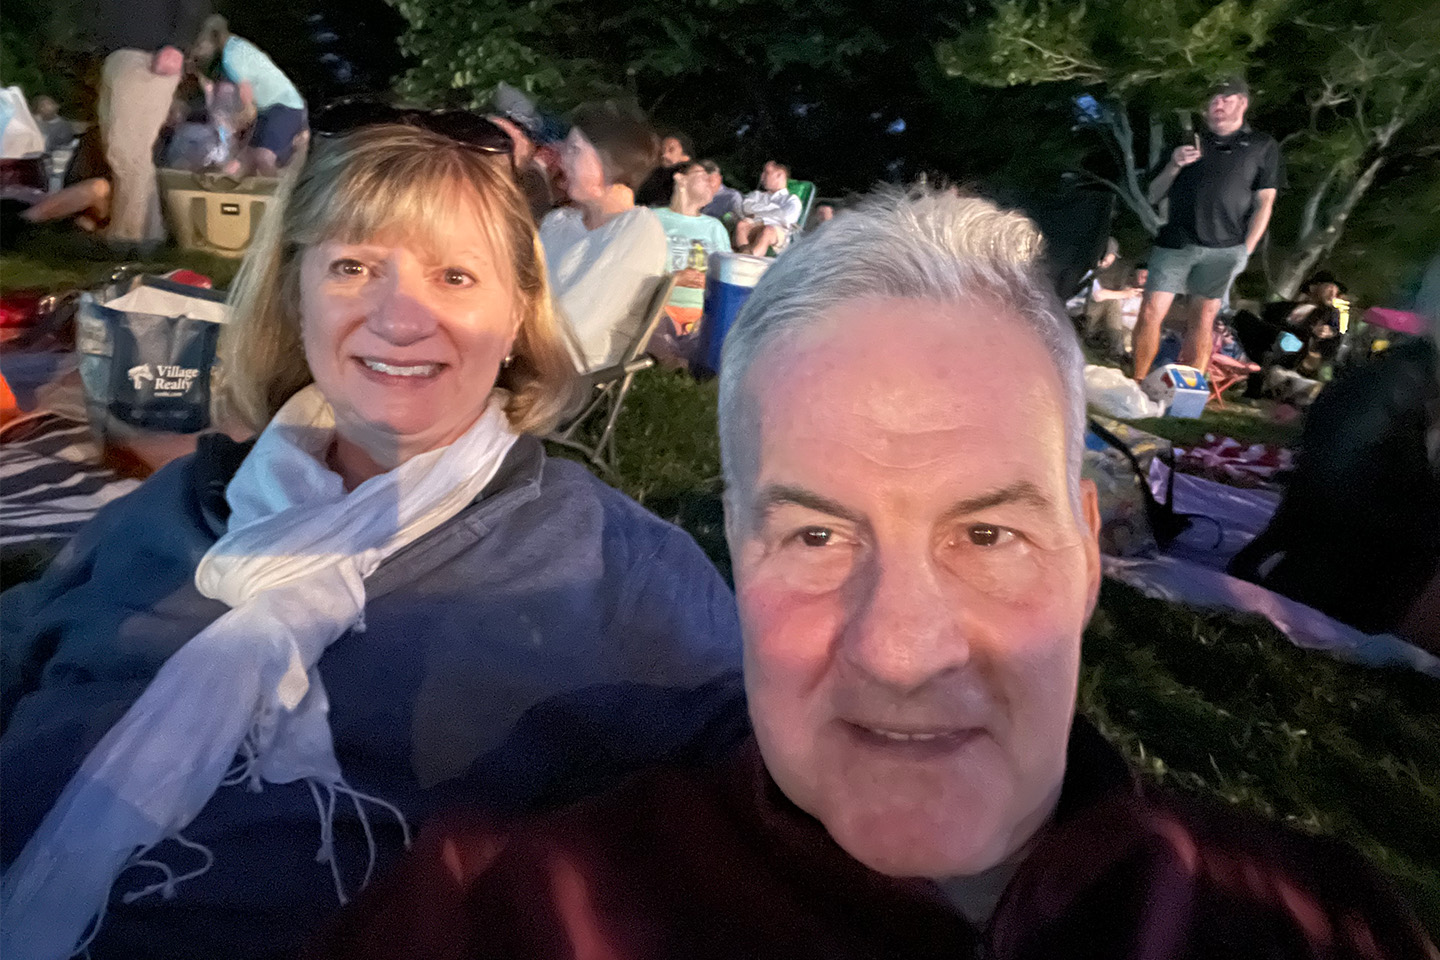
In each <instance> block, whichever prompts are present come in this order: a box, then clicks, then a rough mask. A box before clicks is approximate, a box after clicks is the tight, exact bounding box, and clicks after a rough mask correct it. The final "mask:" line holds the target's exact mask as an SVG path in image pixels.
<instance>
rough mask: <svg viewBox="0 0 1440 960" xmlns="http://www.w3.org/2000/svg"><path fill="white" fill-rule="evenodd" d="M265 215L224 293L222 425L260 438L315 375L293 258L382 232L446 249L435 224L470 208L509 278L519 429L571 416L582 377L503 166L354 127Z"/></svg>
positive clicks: (535, 238)
mask: <svg viewBox="0 0 1440 960" xmlns="http://www.w3.org/2000/svg"><path fill="white" fill-rule="evenodd" d="M297 167H298V168H299V169H298V171H296V172H295V173H293V174H292V175H290V176H289V177H287V179H286V182H285V183H284V184H283V185H282V187H281V189H280V193H279V195H278V196H277V197H276V201H275V203H274V204H273V205H272V206H271V209H270V210H269V211H267V212H266V215H265V218H264V220H263V221H262V222H261V225H260V229H259V230H258V231H257V236H256V238H255V242H254V243H253V245H252V246H251V249H250V252H249V253H248V254H247V255H246V257H245V262H244V263H243V264H242V265H241V267H240V272H239V275H238V276H237V277H236V279H235V284H234V286H233V287H232V289H231V295H230V322H229V323H227V324H225V326H224V328H223V330H222V332H221V336H220V359H221V384H220V388H219V390H218V393H217V396H218V398H219V399H218V405H219V407H220V409H219V410H218V411H217V418H218V419H222V420H223V419H237V418H238V419H239V420H241V421H243V422H244V423H245V424H246V425H248V426H249V427H251V428H253V429H255V430H260V429H263V428H264V426H265V424H267V423H269V422H270V418H271V417H273V416H274V415H275V412H276V411H277V410H279V409H280V407H281V406H282V405H283V404H284V403H285V401H286V400H288V399H290V397H291V396H293V395H294V394H295V393H296V391H298V390H300V389H301V388H302V387H304V386H306V385H307V384H309V383H310V382H311V381H312V380H313V379H314V378H313V377H312V376H311V373H310V367H309V365H308V364H307V363H306V361H305V351H304V346H303V343H302V340H301V330H300V260H301V257H302V256H303V254H304V253H305V251H306V250H307V249H308V248H310V247H313V246H315V245H316V244H319V243H325V242H328V241H338V242H341V243H365V242H368V241H371V240H373V239H374V238H375V237H377V236H379V235H380V234H382V233H385V234H388V235H399V236H402V237H410V238H414V242H415V243H417V244H419V245H424V246H426V247H427V248H428V249H429V250H441V249H444V243H443V238H442V237H441V236H440V234H439V233H438V229H439V226H438V225H441V224H445V223H448V222H450V221H449V215H452V214H453V211H454V210H455V209H457V208H463V206H464V205H468V206H469V207H470V208H471V209H473V210H474V211H475V212H476V215H477V216H478V217H479V219H480V222H481V228H482V229H483V230H484V232H485V233H486V235H487V236H488V238H489V240H490V243H491V247H492V249H493V250H494V251H495V254H496V256H497V257H500V258H502V261H503V260H506V259H508V261H509V267H510V270H511V276H512V277H513V278H514V283H515V292H516V297H515V301H516V310H517V311H519V312H520V326H519V332H518V333H517V334H516V336H515V344H514V348H513V353H512V356H511V359H510V362H509V363H508V364H507V365H505V366H504V367H503V368H502V369H501V370H500V375H499V377H498V378H497V380H496V384H495V385H496V386H498V387H501V388H504V389H505V390H508V391H509V392H510V401H509V404H508V405H507V407H506V411H505V412H506V414H507V415H508V417H509V419H510V424H511V426H512V427H514V429H515V430H517V431H519V432H522V433H537V434H543V433H545V432H547V431H549V430H550V429H551V428H552V427H554V425H555V424H556V422H557V421H558V420H559V419H560V418H561V417H562V416H563V415H564V413H565V412H566V411H567V410H568V409H569V408H570V406H571V404H572V402H573V401H574V399H575V396H576V390H577V383H578V378H577V375H576V371H575V364H574V361H573V360H572V359H571V353H570V349H569V345H568V337H569V332H568V329H567V328H566V327H565V326H564V321H563V320H561V319H560V317H559V316H558V315H557V313H556V311H555V307H554V305H553V303H552V301H551V299H550V287H549V283H548V281H547V279H546V274H545V255H544V251H543V249H542V248H541V246H540V238H539V235H538V234H537V233H536V230H535V221H534V220H533V219H532V217H531V216H530V209H529V206H528V204H527V203H526V201H525V197H524V195H523V194H522V193H521V192H520V189H519V187H518V186H517V185H516V183H515V179H514V176H513V174H512V173H511V170H510V164H509V159H508V158H507V157H505V156H502V155H496V154H486V153H482V152H481V151H479V150H476V149H474V148H472V147H468V146H466V145H464V144H462V143H458V142H456V141H454V140H451V139H449V138H448V137H444V136H441V135H439V134H435V133H431V132H430V131H427V130H423V129H420V128H418V127H412V126H406V125H400V124H386V125H376V126H368V127H360V128H358V129H356V130H354V131H352V132H350V133H347V134H345V135H344V136H341V137H336V138H334V139H329V138H326V139H317V141H316V143H315V148H314V149H313V150H312V152H311V154H310V156H309V157H307V158H306V159H305V161H304V162H303V163H302V164H297Z"/></svg>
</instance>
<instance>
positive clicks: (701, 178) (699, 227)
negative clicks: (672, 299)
mask: <svg viewBox="0 0 1440 960" xmlns="http://www.w3.org/2000/svg"><path fill="white" fill-rule="evenodd" d="M710 166H714V164H713V163H710V161H707V160H692V161H690V162H689V163H686V164H683V165H682V166H680V167H678V168H676V170H675V187H674V189H673V190H672V191H671V194H670V206H668V207H658V208H656V210H655V216H657V217H659V218H660V223H661V225H662V226H664V227H665V236H666V238H667V239H668V240H669V241H670V271H671V272H672V273H673V272H675V271H677V270H686V269H691V270H701V271H703V270H705V268H706V264H707V262H708V260H709V258H710V254H712V253H716V252H720V253H729V252H730V235H729V234H728V233H726V231H725V225H724V224H722V223H721V222H720V221H719V220H717V219H715V218H714V217H710V216H706V215H704V214H702V213H701V212H700V209H701V208H702V207H704V206H705V205H706V204H707V203H709V202H710V201H711V200H713V199H715V188H714V187H713V186H712V185H711V179H710V170H709V169H708V167H710Z"/></svg>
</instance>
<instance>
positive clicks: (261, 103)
mask: <svg viewBox="0 0 1440 960" xmlns="http://www.w3.org/2000/svg"><path fill="white" fill-rule="evenodd" d="M190 63H191V66H192V67H193V68H195V69H197V71H200V72H206V73H210V74H212V75H214V78H215V79H224V80H228V81H230V82H232V83H234V84H235V85H236V86H238V87H239V88H240V96H241V99H242V100H243V101H244V102H245V103H246V105H248V106H253V107H254V109H255V114H256V116H255V127H254V129H253V130H252V131H251V133H250V144H249V147H248V149H247V150H246V152H245V156H244V159H243V160H242V163H241V166H242V172H244V173H251V172H254V173H258V174H260V175H261V176H266V177H273V176H275V175H276V174H277V173H278V172H279V169H280V168H281V167H283V166H285V165H286V164H287V163H289V162H290V158H291V156H292V155H293V154H294V149H295V144H296V138H297V137H299V136H300V134H301V133H302V132H304V130H305V127H306V116H305V99H304V98H303V97H302V96H300V91H299V90H297V89H295V84H293V83H291V82H290V78H289V77H287V76H285V73H284V71H282V70H281V69H280V68H279V67H277V66H276V65H275V61H273V60H271V59H270V57H269V56H268V55H267V54H266V53H265V51H263V50H261V49H260V48H259V47H257V46H255V44H253V43H251V42H250V41H249V40H246V39H245V38H244V37H237V36H235V35H234V34H232V33H231V32H230V27H229V24H228V23H227V21H226V20H225V18H224V17H222V16H219V15H216V16H213V17H210V18H208V19H207V20H206V21H205V25H204V27H203V28H202V29H201V31H200V37H199V39H198V40H196V41H195V46H194V47H193V48H192V49H191V51H190Z"/></svg>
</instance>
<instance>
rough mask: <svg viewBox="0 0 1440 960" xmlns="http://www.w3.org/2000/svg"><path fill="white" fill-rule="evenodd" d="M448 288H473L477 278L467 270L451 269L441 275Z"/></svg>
mask: <svg viewBox="0 0 1440 960" xmlns="http://www.w3.org/2000/svg"><path fill="white" fill-rule="evenodd" d="M441 276H442V278H443V279H444V281H445V285H446V286H447V287H473V286H474V285H475V277H474V275H472V274H471V273H469V272H468V271H465V270H461V269H459V268H457V267H449V268H447V269H446V270H445V272H444V273H443V274H442V275H441Z"/></svg>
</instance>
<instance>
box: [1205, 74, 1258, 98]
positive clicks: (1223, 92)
mask: <svg viewBox="0 0 1440 960" xmlns="http://www.w3.org/2000/svg"><path fill="white" fill-rule="evenodd" d="M1237 93H1240V94H1244V95H1245V96H1247V97H1248V96H1250V85H1249V84H1248V83H1246V82H1245V78H1244V77H1241V76H1233V77H1222V78H1221V79H1219V80H1217V81H1215V83H1214V85H1213V86H1211V87H1210V96H1212V97H1229V96H1232V95H1234V94H1237Z"/></svg>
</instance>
